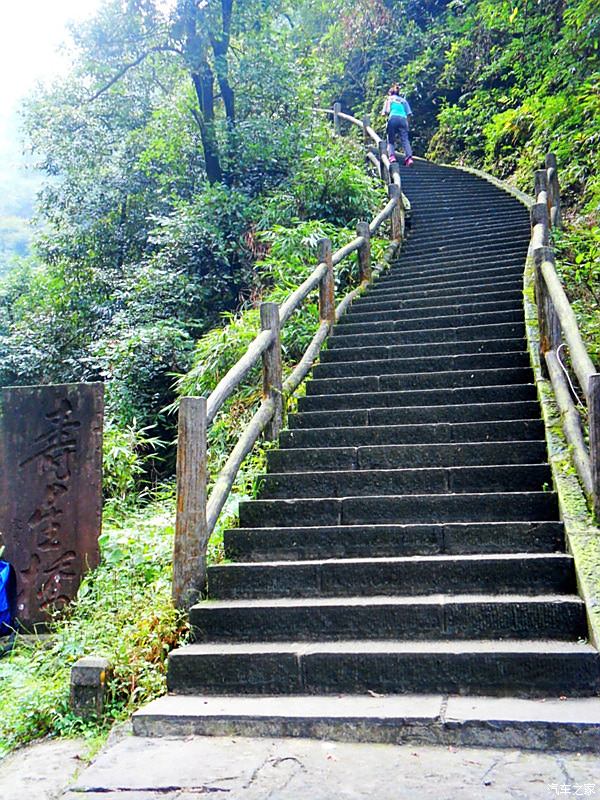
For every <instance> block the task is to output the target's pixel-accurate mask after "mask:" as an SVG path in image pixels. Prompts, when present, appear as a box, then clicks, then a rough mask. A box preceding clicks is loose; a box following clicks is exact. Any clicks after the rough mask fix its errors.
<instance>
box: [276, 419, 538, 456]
mask: <svg viewBox="0 0 600 800" xmlns="http://www.w3.org/2000/svg"><path fill="white" fill-rule="evenodd" d="M543 437H544V424H543V422H542V420H541V419H539V418H538V419H526V420H522V419H519V420H510V419H509V420H497V421H494V422H489V421H487V420H486V421H484V422H455V423H448V422H434V423H422V424H416V425H365V426H363V427H360V426H357V425H351V426H348V427H345V428H342V427H339V428H333V427H331V428H293V429H289V430H284V431H282V432H281V434H280V446H281V447H282V448H284V449H285V448H290V447H293V448H298V447H301V448H306V447H317V448H329V447H348V446H350V447H359V446H361V445H365V446H370V447H373V446H375V445H409V444H413V445H434V444H445V443H446V444H449V443H459V442H462V443H467V442H477V443H482V442H507V441H524V442H527V441H531V440H536V441H540V440H541V439H543Z"/></svg>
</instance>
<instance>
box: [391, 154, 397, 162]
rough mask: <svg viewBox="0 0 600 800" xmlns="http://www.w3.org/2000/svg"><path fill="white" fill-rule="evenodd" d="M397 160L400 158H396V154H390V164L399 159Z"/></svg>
mask: <svg viewBox="0 0 600 800" xmlns="http://www.w3.org/2000/svg"><path fill="white" fill-rule="evenodd" d="M397 160H398V159H397V158H396V156H394V155H391V156H390V164H393V163H394V162H395V161H397Z"/></svg>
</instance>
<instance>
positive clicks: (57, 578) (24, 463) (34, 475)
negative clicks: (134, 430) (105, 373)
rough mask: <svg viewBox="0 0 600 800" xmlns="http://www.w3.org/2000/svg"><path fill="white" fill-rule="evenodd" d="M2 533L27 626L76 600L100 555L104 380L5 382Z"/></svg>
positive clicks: (0, 424) (0, 446)
mask: <svg viewBox="0 0 600 800" xmlns="http://www.w3.org/2000/svg"><path fill="white" fill-rule="evenodd" d="M1 406H2V409H1V415H0V467H1V472H0V488H1V491H2V505H1V507H0V540H1V541H2V543H3V544H4V545H5V546H6V549H5V552H4V556H3V557H4V559H5V560H7V561H10V562H11V563H12V564H13V566H14V568H15V571H16V574H17V613H18V618H19V620H20V622H21V623H22V624H23V625H25V626H31V625H35V624H36V623H40V622H45V621H47V620H48V611H50V610H51V609H53V608H57V607H58V608H60V607H62V606H63V605H64V604H65V603H68V602H69V601H70V600H72V599H73V598H74V597H75V595H76V593H77V589H78V587H79V584H80V582H81V578H82V575H83V574H84V572H85V571H86V570H87V569H90V568H92V567H94V566H96V564H97V563H98V536H99V533H100V525H101V511H102V414H103V386H102V384H100V383H96V384H66V385H62V386H25V387H14V388H9V389H3V390H2V396H1Z"/></svg>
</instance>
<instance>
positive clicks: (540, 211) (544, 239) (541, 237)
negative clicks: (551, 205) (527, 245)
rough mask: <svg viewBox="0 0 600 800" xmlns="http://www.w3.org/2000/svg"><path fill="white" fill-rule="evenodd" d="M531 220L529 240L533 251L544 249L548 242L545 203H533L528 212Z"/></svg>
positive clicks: (546, 208)
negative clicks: (539, 248) (538, 248)
mask: <svg viewBox="0 0 600 800" xmlns="http://www.w3.org/2000/svg"><path fill="white" fill-rule="evenodd" d="M529 216H530V219H531V239H532V242H533V245H534V249H536V248H537V247H546V246H547V245H548V243H549V242H550V238H549V231H548V207H547V206H546V203H534V205H532V206H531V209H530V211H529Z"/></svg>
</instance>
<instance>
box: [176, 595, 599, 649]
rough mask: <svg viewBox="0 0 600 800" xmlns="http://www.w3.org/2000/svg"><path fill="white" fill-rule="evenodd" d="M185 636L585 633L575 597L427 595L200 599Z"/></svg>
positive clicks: (568, 636) (273, 638) (270, 638)
mask: <svg viewBox="0 0 600 800" xmlns="http://www.w3.org/2000/svg"><path fill="white" fill-rule="evenodd" d="M190 626H191V629H192V641H196V642H219V641H223V642H224V641H237V642H260V641H265V642H286V641H289V638H290V631H294V638H295V640H296V641H312V642H319V641H337V640H340V639H341V640H344V639H346V640H347V639H378V640H384V639H396V640H405V639H409V640H411V641H419V640H422V639H425V640H442V641H443V640H448V639H451V640H456V641H461V640H465V639H561V640H565V641H577V639H585V638H586V636H587V622H586V617H585V606H584V604H583V601H582V600H581V598H579V597H577V596H575V595H537V596H535V597H529V596H527V595H499V594H483V595H478V594H446V595H443V594H435V595H429V596H427V595H422V596H420V595H412V596H410V597H402V596H395V597H350V598H348V597H331V598H327V599H323V598H285V599H275V600H273V599H269V600H263V599H260V600H207V601H204V602H201V603H197V604H196V605H195V606H192V608H191V609H190Z"/></svg>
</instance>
